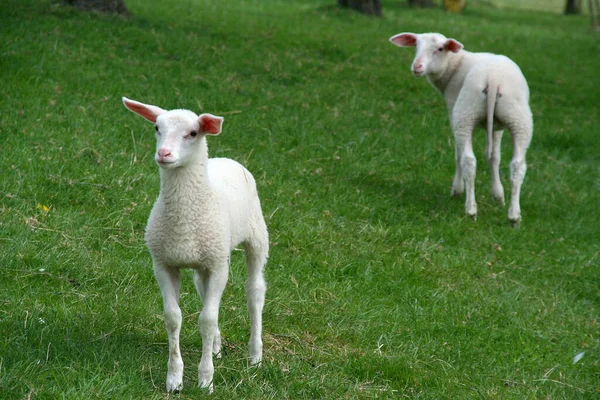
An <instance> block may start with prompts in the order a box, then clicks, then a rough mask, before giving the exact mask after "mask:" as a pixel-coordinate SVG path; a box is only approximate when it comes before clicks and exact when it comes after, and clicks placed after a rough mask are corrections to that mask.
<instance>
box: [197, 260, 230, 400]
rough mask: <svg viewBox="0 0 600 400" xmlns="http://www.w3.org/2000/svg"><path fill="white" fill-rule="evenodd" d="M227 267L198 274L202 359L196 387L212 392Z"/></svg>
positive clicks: (225, 263)
mask: <svg viewBox="0 0 600 400" xmlns="http://www.w3.org/2000/svg"><path fill="white" fill-rule="evenodd" d="M228 274H229V265H228V262H227V261H223V262H222V264H221V265H218V266H215V268H213V269H211V270H207V271H204V272H202V273H200V277H201V279H202V281H203V293H204V304H203V305H202V312H201V313H200V318H199V325H200V334H201V335H202V358H201V360H200V364H199V365H198V386H199V387H202V388H208V390H209V392H210V393H212V391H213V376H214V372H215V368H214V365H213V360H212V357H213V356H212V353H213V349H214V345H215V343H214V342H215V338H216V337H217V332H218V330H219V327H218V321H219V304H220V303H221V297H222V296H223V290H225V285H226V284H227V276H228Z"/></svg>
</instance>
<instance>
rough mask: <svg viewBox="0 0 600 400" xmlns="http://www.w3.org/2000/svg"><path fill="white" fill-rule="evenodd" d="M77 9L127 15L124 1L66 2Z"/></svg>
mask: <svg viewBox="0 0 600 400" xmlns="http://www.w3.org/2000/svg"><path fill="white" fill-rule="evenodd" d="M65 1H66V2H67V3H68V4H71V5H73V6H75V7H77V8H80V9H82V10H85V11H99V12H106V13H117V14H123V15H126V14H127V13H128V12H127V7H125V1H124V0H65Z"/></svg>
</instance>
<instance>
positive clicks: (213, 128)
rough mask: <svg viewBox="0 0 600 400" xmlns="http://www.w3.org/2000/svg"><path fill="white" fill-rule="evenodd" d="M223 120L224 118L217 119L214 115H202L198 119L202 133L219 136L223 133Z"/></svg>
mask: <svg viewBox="0 0 600 400" xmlns="http://www.w3.org/2000/svg"><path fill="white" fill-rule="evenodd" d="M223 119H224V118H223V117H217V116H216V115H212V114H201V115H200V116H199V117H198V122H200V132H202V133H205V134H207V135H218V134H219V133H221V127H222V126H223Z"/></svg>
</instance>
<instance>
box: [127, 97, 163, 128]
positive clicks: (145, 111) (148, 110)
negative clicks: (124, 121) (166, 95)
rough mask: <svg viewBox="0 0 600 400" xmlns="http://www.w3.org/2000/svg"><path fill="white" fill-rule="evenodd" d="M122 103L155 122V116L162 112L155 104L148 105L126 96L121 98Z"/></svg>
mask: <svg viewBox="0 0 600 400" xmlns="http://www.w3.org/2000/svg"><path fill="white" fill-rule="evenodd" d="M123 104H125V107H127V108H128V109H129V110H131V111H133V112H134V113H136V114H138V115H140V116H142V117H144V118H146V119H147V120H148V121H150V122H152V123H155V122H156V117H158V116H159V115H160V114H161V113H162V112H164V111H163V110H162V109H160V108H158V107H155V106H148V105H146V104H143V103H140V102H137V101H134V100H129V99H126V98H123Z"/></svg>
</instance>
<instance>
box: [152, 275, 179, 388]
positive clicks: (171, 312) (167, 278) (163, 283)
mask: <svg viewBox="0 0 600 400" xmlns="http://www.w3.org/2000/svg"><path fill="white" fill-rule="evenodd" d="M154 276H155V277H156V281H157V282H158V285H159V286H160V291H161V294H162V298H163V305H164V310H163V313H164V319H165V327H166V329H167V336H168V338H169V362H168V364H167V368H168V371H167V392H178V391H180V390H181V389H182V388H183V359H182V358H181V351H180V349H179V332H180V331H181V309H180V308H179V285H180V282H179V269H175V268H169V267H167V266H164V265H161V264H159V263H154Z"/></svg>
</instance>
